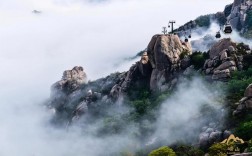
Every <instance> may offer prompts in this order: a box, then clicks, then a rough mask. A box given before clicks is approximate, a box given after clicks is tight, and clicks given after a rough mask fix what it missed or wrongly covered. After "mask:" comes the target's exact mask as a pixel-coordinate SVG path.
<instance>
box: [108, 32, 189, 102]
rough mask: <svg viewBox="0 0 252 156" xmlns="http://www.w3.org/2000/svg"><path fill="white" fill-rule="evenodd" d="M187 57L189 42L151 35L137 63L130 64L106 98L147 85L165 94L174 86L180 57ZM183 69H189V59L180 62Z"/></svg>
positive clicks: (170, 36)
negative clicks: (145, 49)
mask: <svg viewBox="0 0 252 156" xmlns="http://www.w3.org/2000/svg"><path fill="white" fill-rule="evenodd" d="M183 52H184V53H187V54H191V52H192V48H191V45H190V43H184V42H182V41H181V40H180V39H179V37H178V36H177V35H155V36H153V37H152V39H151V41H150V43H149V45H148V47H147V51H146V52H144V53H143V55H142V57H141V60H140V61H138V62H136V64H134V65H132V66H131V68H130V69H129V71H128V72H126V74H125V75H124V77H123V78H122V79H121V81H120V82H119V83H117V84H116V85H115V86H114V87H113V88H112V90H111V92H110V95H111V96H112V97H113V98H114V99H117V98H118V97H119V96H120V95H123V94H124V93H126V92H127V91H128V90H129V89H130V87H131V86H134V87H135V88H136V87H138V86H147V88H149V89H150V90H152V91H165V90H167V89H169V88H170V87H172V86H174V85H175V83H176V81H177V79H176V77H175V75H176V73H178V72H179V70H180V69H181V62H182V60H181V59H180V55H181V54H182V53H183ZM183 65H184V69H185V68H187V67H188V66H190V60H186V59H184V60H183Z"/></svg>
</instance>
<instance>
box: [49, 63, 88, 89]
mask: <svg viewBox="0 0 252 156" xmlns="http://www.w3.org/2000/svg"><path fill="white" fill-rule="evenodd" d="M84 83H87V75H86V73H85V72H84V69H83V67H78V66H76V67H74V68H73V69H72V70H66V71H64V73H63V76H62V79H61V80H60V81H58V82H56V83H55V84H53V85H52V92H59V91H63V92H65V93H66V92H72V91H74V90H76V89H77V88H78V87H79V86H80V85H82V84H84Z"/></svg>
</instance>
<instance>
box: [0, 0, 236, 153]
mask: <svg viewBox="0 0 252 156" xmlns="http://www.w3.org/2000/svg"><path fill="white" fill-rule="evenodd" d="M197 2H198V3H199V5H197V6H195V5H193V4H192V3H191V2H188V0H181V2H174V1H167V0H159V1H155V2H153V1H151V0H146V1H143V0H139V1H136V0H128V1H122V0H111V1H103V2H102V3H99V2H92V3H90V1H81V0H64V1H59V0H55V1H53V0H44V1H41V2H38V1H35V0H24V1H22V2H21V1H18V0H10V1H1V2H0V21H1V23H0V26H1V27H0V33H1V36H0V42H1V46H0V71H1V77H0V85H1V88H0V99H1V104H0V111H1V113H0V125H1V128H0V133H1V136H0V146H1V150H0V155H1V156H20V155H26V156H40V155H46V156H69V155H75V156H78V155H83V154H85V155H90V156H99V155H105V154H107V153H108V154H111V153H116V152H118V151H120V150H122V149H125V144H126V145H129V147H130V148H131V146H130V145H132V142H134V143H135V142H138V140H134V139H132V138H130V137H129V135H128V132H126V133H125V134H122V135H119V136H110V137H107V138H98V137H94V136H93V135H84V134H83V132H82V131H81V129H79V128H78V127H76V128H74V129H71V131H68V132H67V131H66V130H65V129H55V128H54V127H52V126H51V125H50V122H49V121H50V119H51V118H52V114H51V113H50V112H48V110H47V109H46V108H44V106H43V103H44V102H45V100H46V99H48V97H49V94H50V86H51V84H53V83H54V82H55V81H57V80H59V79H60V78H61V75H62V72H63V71H64V70H66V69H71V68H72V67H74V66H76V65H80V66H83V67H84V70H85V72H86V73H87V75H88V78H89V79H90V80H95V79H97V78H100V77H103V76H106V75H108V74H109V73H111V72H115V71H126V70H128V69H129V67H130V66H131V64H132V63H134V62H135V61H136V60H138V58H137V59H135V60H131V61H124V60H125V58H128V57H131V56H135V54H136V53H137V52H139V51H140V50H143V49H145V47H146V46H147V44H148V42H149V40H150V39H151V37H152V36H153V35H154V34H156V33H160V31H161V27H162V26H164V25H167V21H168V20H169V19H177V20H178V25H180V24H183V23H184V22H187V21H188V20H189V19H194V18H196V17H197V16H199V15H201V14H207V13H213V12H216V11H221V10H223V8H224V6H225V5H226V4H228V3H230V2H232V1H231V0H225V1H224V0H223V1H222V2H219V0H213V1H211V2H205V1H204V0H197ZM181 4H183V5H181ZM200 4H204V5H205V7H202V6H204V5H200ZM169 5H172V6H174V8H172V9H167V7H168V6H169ZM209 5H212V6H214V7H209ZM177 8H180V9H177ZM34 9H37V10H39V11H42V13H41V14H33V13H32V11H33V10H34ZM180 10H183V11H185V12H190V14H184V15H181V13H180ZM192 10H195V11H192ZM129 109H130V108H129ZM160 113H161V114H163V112H160ZM177 115H180V114H177ZM160 120H161V121H160V122H161V123H162V120H163V117H160ZM93 126H94V128H96V124H95V125H93ZM160 129H161V130H162V129H163V130H164V128H163V127H160ZM164 131H165V130H164ZM87 134H89V133H87ZM167 137H168V136H167ZM112 147H113V148H112ZM104 153H105V154H104Z"/></svg>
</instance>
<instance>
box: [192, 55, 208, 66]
mask: <svg viewBox="0 0 252 156" xmlns="http://www.w3.org/2000/svg"><path fill="white" fill-rule="evenodd" d="M190 57H191V62H192V65H194V67H195V69H200V68H202V67H203V66H204V63H205V61H206V59H208V58H209V55H208V53H204V52H194V53H193V54H192V55H191V56H190Z"/></svg>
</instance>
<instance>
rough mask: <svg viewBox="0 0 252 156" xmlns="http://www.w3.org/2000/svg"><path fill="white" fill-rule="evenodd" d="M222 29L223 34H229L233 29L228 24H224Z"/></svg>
mask: <svg viewBox="0 0 252 156" xmlns="http://www.w3.org/2000/svg"><path fill="white" fill-rule="evenodd" d="M223 31H224V33H225V34H231V33H232V31H233V29H232V26H231V25H230V24H226V25H225V27H224V30H223Z"/></svg>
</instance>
